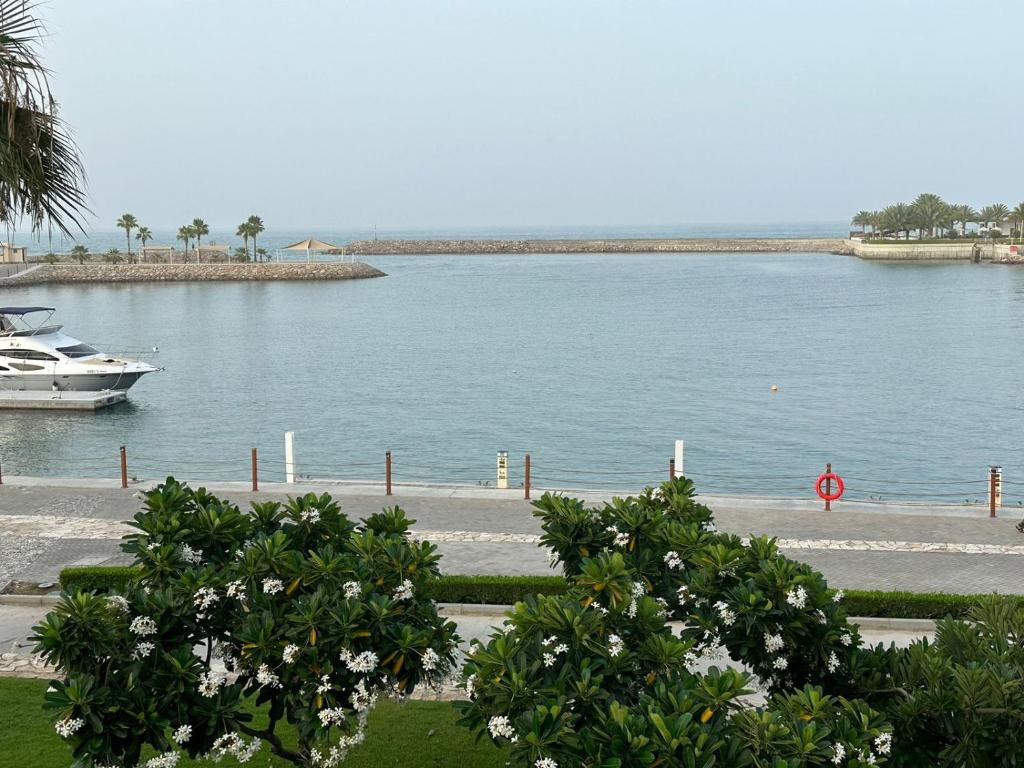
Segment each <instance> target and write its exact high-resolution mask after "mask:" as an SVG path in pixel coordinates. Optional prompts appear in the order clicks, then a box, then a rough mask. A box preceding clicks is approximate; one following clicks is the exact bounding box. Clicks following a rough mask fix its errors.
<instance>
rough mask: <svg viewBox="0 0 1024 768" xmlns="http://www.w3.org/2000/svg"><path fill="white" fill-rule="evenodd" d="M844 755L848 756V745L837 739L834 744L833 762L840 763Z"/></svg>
mask: <svg viewBox="0 0 1024 768" xmlns="http://www.w3.org/2000/svg"><path fill="white" fill-rule="evenodd" d="M844 757H846V747H844V746H843V745H842V744H841V743H839V742H838V741H837V742H836V743H835V744H833V745H832V762H833V763H835V764H836V765H839V764H840V763H842V762H843V758H844Z"/></svg>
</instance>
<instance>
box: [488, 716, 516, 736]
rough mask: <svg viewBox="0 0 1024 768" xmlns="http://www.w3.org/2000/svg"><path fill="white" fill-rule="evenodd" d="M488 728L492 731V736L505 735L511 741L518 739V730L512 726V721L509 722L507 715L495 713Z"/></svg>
mask: <svg viewBox="0 0 1024 768" xmlns="http://www.w3.org/2000/svg"><path fill="white" fill-rule="evenodd" d="M487 730H489V731H490V732H491V736H492V737H494V738H498V737H499V736H504V737H505V738H506V739H508V740H509V741H517V740H518V738H519V737H518V736H516V731H515V729H514V728H513V727H512V723H510V722H509V720H508V718H507V717H506V716H505V715H495V716H494V717H492V718H491V719H490V721H489V722H488V723H487Z"/></svg>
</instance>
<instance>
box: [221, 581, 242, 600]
mask: <svg viewBox="0 0 1024 768" xmlns="http://www.w3.org/2000/svg"><path fill="white" fill-rule="evenodd" d="M226 594H227V596H228V597H234V598H237V599H238V600H245V585H244V584H242V582H240V581H232V582H231V583H230V584H228V588H227V592H226Z"/></svg>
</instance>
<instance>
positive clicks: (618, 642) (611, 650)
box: [608, 634, 626, 656]
mask: <svg viewBox="0 0 1024 768" xmlns="http://www.w3.org/2000/svg"><path fill="white" fill-rule="evenodd" d="M624 650H626V646H625V644H624V643H623V642H622V638H621V637H619V636H618V635H614V634H612V635H608V655H609V656H620V655H622V652H623V651H624Z"/></svg>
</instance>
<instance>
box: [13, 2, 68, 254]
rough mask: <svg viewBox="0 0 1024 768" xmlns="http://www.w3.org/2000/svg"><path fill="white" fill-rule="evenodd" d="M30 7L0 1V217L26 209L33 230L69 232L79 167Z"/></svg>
mask: <svg viewBox="0 0 1024 768" xmlns="http://www.w3.org/2000/svg"><path fill="white" fill-rule="evenodd" d="M34 9H35V4H34V3H28V2H25V0H0V222H3V223H5V224H7V225H8V226H12V225H14V224H16V223H17V221H18V220H20V219H21V218H22V217H23V216H27V217H28V219H29V221H30V222H31V226H32V231H33V232H39V231H41V230H42V228H43V225H44V224H45V225H46V227H47V229H48V230H49V231H52V228H53V227H56V228H57V229H58V230H59V231H60V232H61V233H62V234H66V235H69V236H70V235H72V231H71V230H72V228H74V229H78V230H81V231H83V232H84V230H83V229H82V222H81V220H80V218H79V216H80V215H81V214H82V213H83V212H88V208H87V206H86V194H85V169H84V167H83V165H82V159H81V157H80V156H79V154H78V148H77V147H76V146H75V142H74V140H73V139H72V137H71V134H70V132H69V131H68V128H67V125H66V124H65V123H64V121H63V120H61V119H60V117H59V115H58V107H57V101H56V100H55V99H54V97H53V94H52V93H51V92H50V85H49V80H48V74H49V73H48V72H47V70H46V67H45V66H43V63H42V60H41V59H40V57H39V52H38V50H37V46H38V44H39V42H40V41H41V40H42V38H43V37H44V35H45V30H44V28H43V25H42V23H41V22H40V21H39V20H38V19H37V18H36V17H35V16H33V15H32V12H33V10H34Z"/></svg>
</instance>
